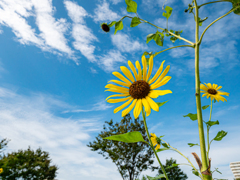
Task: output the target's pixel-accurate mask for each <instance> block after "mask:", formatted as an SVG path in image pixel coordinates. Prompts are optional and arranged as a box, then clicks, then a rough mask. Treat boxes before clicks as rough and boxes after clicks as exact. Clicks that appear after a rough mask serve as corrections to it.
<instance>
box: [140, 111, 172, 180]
mask: <svg viewBox="0 0 240 180" xmlns="http://www.w3.org/2000/svg"><path fill="white" fill-rule="evenodd" d="M142 116H143V123H144V126H145V130H146V132H147V136H148V140H149V142H150V145H151V148H152V150H153V152H154V154H155V156H156V157H157V160H158V163H159V164H160V166H161V169H162V171H163V174H164V175H165V177H166V180H169V179H168V176H167V173H166V171H165V169H164V167H163V165H162V163H161V161H160V159H159V158H158V155H157V153H156V151H155V149H154V147H153V143H152V141H151V138H150V135H149V132H148V128H147V123H146V116H145V112H144V110H143V108H142Z"/></svg>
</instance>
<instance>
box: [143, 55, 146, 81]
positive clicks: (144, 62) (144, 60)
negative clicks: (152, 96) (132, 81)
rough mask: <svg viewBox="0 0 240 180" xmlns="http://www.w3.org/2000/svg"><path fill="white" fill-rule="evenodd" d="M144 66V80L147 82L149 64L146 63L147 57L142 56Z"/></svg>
mask: <svg viewBox="0 0 240 180" xmlns="http://www.w3.org/2000/svg"><path fill="white" fill-rule="evenodd" d="M142 65H143V80H144V81H146V74H147V62H146V57H145V56H142Z"/></svg>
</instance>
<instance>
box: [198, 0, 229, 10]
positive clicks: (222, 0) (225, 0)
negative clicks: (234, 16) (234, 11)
mask: <svg viewBox="0 0 240 180" xmlns="http://www.w3.org/2000/svg"><path fill="white" fill-rule="evenodd" d="M217 2H230V1H228V0H220V1H212V2H207V3H204V4H201V5H200V6H198V9H200V7H202V6H205V5H207V4H212V3H217ZM194 7H195V6H194Z"/></svg>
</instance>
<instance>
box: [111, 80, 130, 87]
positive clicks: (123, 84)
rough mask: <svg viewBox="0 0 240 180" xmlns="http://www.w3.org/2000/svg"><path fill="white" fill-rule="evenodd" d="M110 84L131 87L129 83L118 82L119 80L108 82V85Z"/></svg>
mask: <svg viewBox="0 0 240 180" xmlns="http://www.w3.org/2000/svg"><path fill="white" fill-rule="evenodd" d="M110 82H114V83H116V84H119V85H122V86H126V87H129V85H128V84H127V83H124V82H122V81H118V80H110V81H108V83H110Z"/></svg>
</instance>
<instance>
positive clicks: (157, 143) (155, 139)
mask: <svg viewBox="0 0 240 180" xmlns="http://www.w3.org/2000/svg"><path fill="white" fill-rule="evenodd" d="M151 141H152V143H153V146H156V145H157V146H156V147H155V150H158V149H159V148H160V142H158V138H157V136H156V134H154V133H151Z"/></svg>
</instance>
